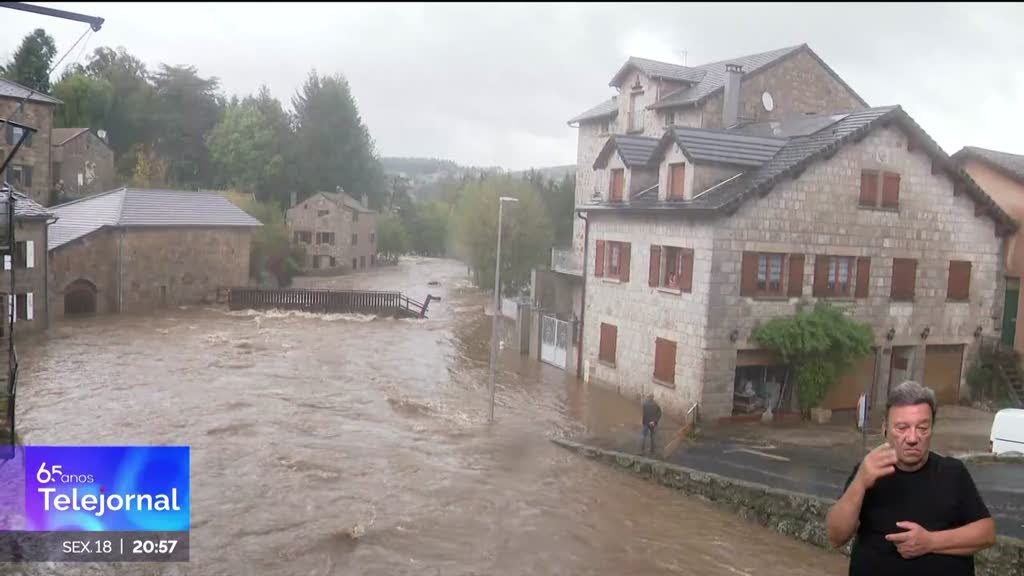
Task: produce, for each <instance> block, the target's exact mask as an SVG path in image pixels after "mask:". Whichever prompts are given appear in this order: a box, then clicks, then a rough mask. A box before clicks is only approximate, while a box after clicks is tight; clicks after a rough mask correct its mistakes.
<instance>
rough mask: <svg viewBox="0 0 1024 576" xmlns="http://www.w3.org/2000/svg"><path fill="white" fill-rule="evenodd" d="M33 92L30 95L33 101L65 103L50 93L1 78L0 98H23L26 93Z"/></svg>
mask: <svg viewBox="0 0 1024 576" xmlns="http://www.w3.org/2000/svg"><path fill="white" fill-rule="evenodd" d="M30 92H31V93H32V95H31V96H29V98H28V99H29V100H30V101H32V102H43V103H45V104H63V102H61V101H60V100H58V99H56V98H54V97H53V96H50V95H49V94H43V93H42V92H33V91H32V89H31V88H29V87H28V86H22V85H21V84H18V83H17V82H12V81H11V80H7V79H5V78H0V98H17V99H19V100H20V99H22V98H24V97H25V95H26V94H29V93H30Z"/></svg>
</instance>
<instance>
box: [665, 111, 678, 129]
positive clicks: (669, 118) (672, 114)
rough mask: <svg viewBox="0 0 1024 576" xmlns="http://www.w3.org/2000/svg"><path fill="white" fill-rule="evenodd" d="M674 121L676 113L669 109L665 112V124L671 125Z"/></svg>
mask: <svg viewBox="0 0 1024 576" xmlns="http://www.w3.org/2000/svg"><path fill="white" fill-rule="evenodd" d="M675 123H676V113H675V112H673V111H671V110H669V111H668V112H666V113H665V126H671V125H673V124H675Z"/></svg>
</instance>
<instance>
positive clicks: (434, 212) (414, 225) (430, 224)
mask: <svg viewBox="0 0 1024 576" xmlns="http://www.w3.org/2000/svg"><path fill="white" fill-rule="evenodd" d="M413 206H414V210H413V211H412V218H411V219H410V220H411V222H410V225H409V226H408V228H407V230H409V236H410V243H411V245H412V246H411V248H412V251H413V252H415V253H417V254H420V255H422V256H445V255H446V254H447V252H448V250H447V248H448V235H449V234H448V230H449V228H448V223H449V215H450V213H451V207H450V206H449V205H448V204H445V203H444V202H437V201H434V202H428V203H426V204H415V205H413Z"/></svg>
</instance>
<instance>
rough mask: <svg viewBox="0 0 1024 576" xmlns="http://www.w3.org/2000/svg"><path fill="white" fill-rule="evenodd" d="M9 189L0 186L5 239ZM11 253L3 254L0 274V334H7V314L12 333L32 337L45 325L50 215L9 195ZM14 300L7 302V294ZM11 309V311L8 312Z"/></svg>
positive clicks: (0, 231)
mask: <svg viewBox="0 0 1024 576" xmlns="http://www.w3.org/2000/svg"><path fill="white" fill-rule="evenodd" d="M9 194H10V192H9V188H6V187H2V186H0V216H2V217H0V238H6V237H7V231H6V228H7V198H8V195H9ZM13 196H14V217H15V220H14V222H15V224H14V226H15V229H14V239H15V243H14V249H13V250H12V251H9V252H8V251H4V252H3V269H2V271H0V294H2V295H3V298H2V301H0V310H3V309H4V308H3V307H2V305H3V304H5V303H6V306H7V307H6V311H7V313H4V314H0V330H2V331H3V333H5V334H6V333H7V330H8V326H7V324H8V320H7V319H8V318H9V313H10V312H14V322H15V332H16V333H17V334H24V333H32V332H38V331H41V330H45V329H46V328H47V325H48V321H47V320H48V316H47V303H48V302H47V292H48V288H49V278H48V276H47V260H46V247H47V245H46V230H47V226H48V225H49V223H50V222H51V221H52V220H53V214H52V213H50V212H49V211H48V210H47V209H46V208H44V207H42V206H41V205H39V204H38V203H36V202H35V201H33V200H32V199H31V198H28V197H27V196H25V195H23V194H20V193H18V192H17V191H15V192H13ZM12 267H13V268H14V290H13V291H12V290H11V268H12ZM12 292H13V294H14V298H13V299H12V298H11V294H12ZM12 308H13V310H12Z"/></svg>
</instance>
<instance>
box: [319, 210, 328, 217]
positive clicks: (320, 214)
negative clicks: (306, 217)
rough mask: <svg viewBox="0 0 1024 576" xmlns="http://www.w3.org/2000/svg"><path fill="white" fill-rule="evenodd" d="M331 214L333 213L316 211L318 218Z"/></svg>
mask: <svg viewBox="0 0 1024 576" xmlns="http://www.w3.org/2000/svg"><path fill="white" fill-rule="evenodd" d="M330 213H331V211H330V210H317V211H316V215H317V216H327V215H328V214H330Z"/></svg>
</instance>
